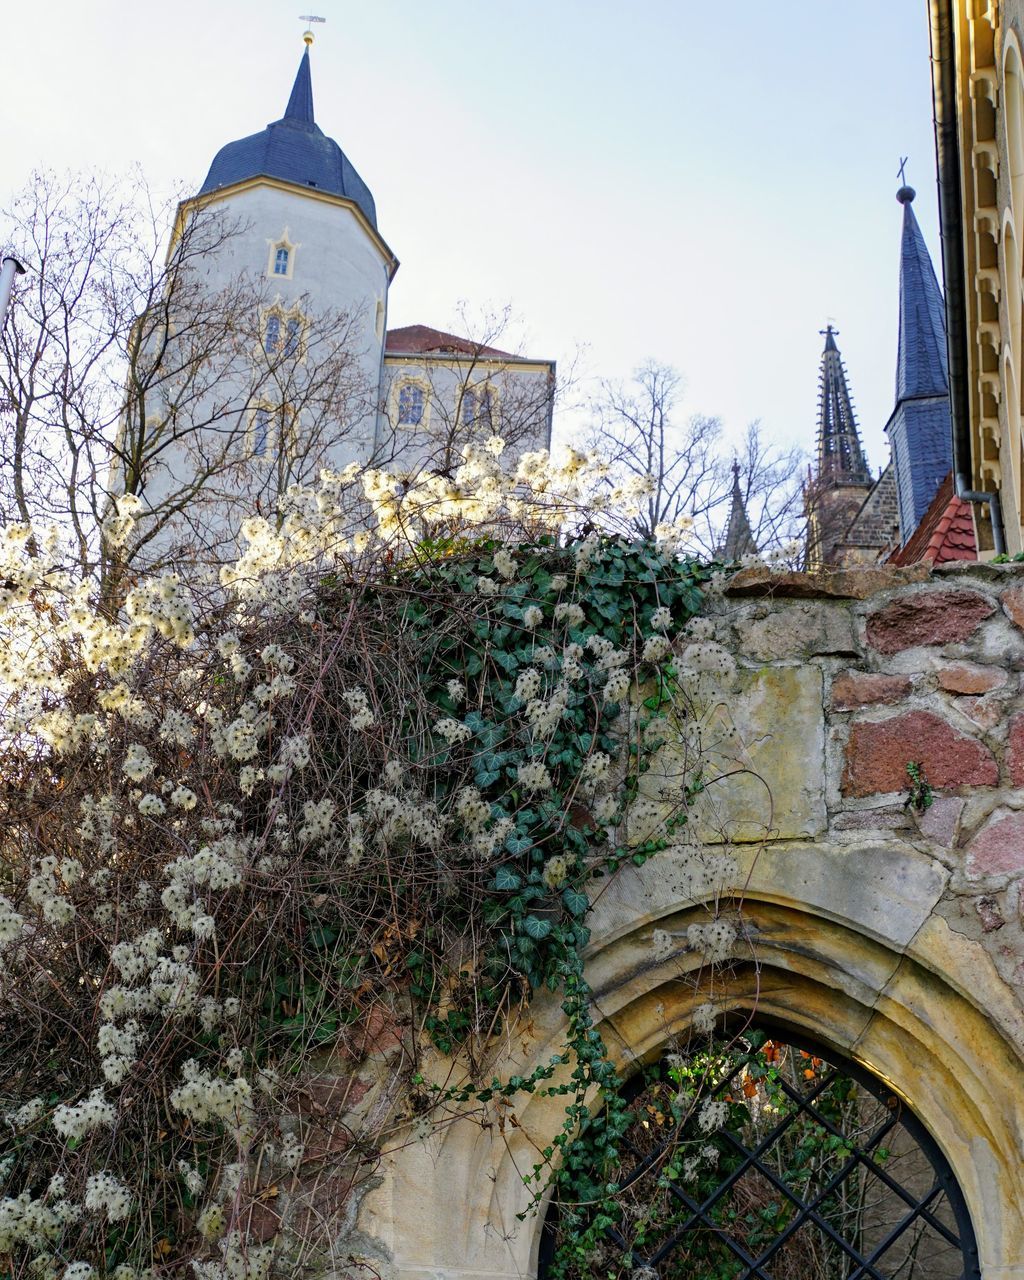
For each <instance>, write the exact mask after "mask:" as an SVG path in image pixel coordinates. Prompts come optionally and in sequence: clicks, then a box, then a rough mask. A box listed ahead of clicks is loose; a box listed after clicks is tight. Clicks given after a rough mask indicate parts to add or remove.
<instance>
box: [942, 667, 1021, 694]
mask: <svg viewBox="0 0 1024 1280" xmlns="http://www.w3.org/2000/svg"><path fill="white" fill-rule="evenodd" d="M935 679H936V682H937V683H938V686H939V688H940V689H945V691H946V692H947V693H970V694H979V693H991V692H992V690H993V689H1000V688H1002V686H1003V685H1004V684H1005V683H1006V679H1007V676H1006V672H1005V671H1001V670H1000V669H999V667H983V666H979V665H978V664H977V663H974V662H954V663H951V664H950V665H949V666H948V667H943V668H941V670H940V671H939V672H938V674H937V675H936V677H935Z"/></svg>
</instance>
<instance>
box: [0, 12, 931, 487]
mask: <svg viewBox="0 0 1024 1280" xmlns="http://www.w3.org/2000/svg"><path fill="white" fill-rule="evenodd" d="M305 3H312V4H315V5H316V6H317V8H316V12H318V13H320V14H322V15H323V16H324V17H326V18H327V19H328V21H327V22H326V24H325V25H323V26H317V27H316V28H315V30H316V35H317V40H316V44H315V46H314V49H313V91H314V99H315V104H316V115H317V121H318V123H319V124H320V125H321V127H322V128H323V129H324V130H325V131H326V132H327V133H329V134H330V135H331V136H332V137H334V138H335V139H336V140H337V141H338V142H339V143H340V145H341V146H342V148H343V149H344V150H345V152H346V153H347V155H348V156H349V158H350V159H351V161H352V162H353V164H354V165H355V166H356V168H357V169H358V171H359V173H360V174H361V175H362V177H363V178H364V180H365V181H366V182H367V183H368V185H369V187H370V189H371V191H372V192H373V194H374V197H375V199H376V202H377V213H378V223H379V227H380V230H381V233H382V234H383V236H384V237H385V239H386V240H387V241H388V243H389V244H390V245H391V247H392V249H393V250H394V251H395V253H396V254H397V255H398V257H399V259H400V260H401V263H402V265H401V268H400V270H399V272H398V275H397V278H396V280H395V283H394V285H393V287H392V291H391V303H390V315H389V322H390V324H391V325H392V326H398V325H403V324H412V323H426V324H432V325H435V326H436V327H439V328H443V327H448V326H450V325H452V324H454V323H455V315H456V311H457V307H458V304H459V302H460V300H463V299H465V300H466V301H468V302H469V303H470V304H471V305H472V306H473V307H475V308H477V309H480V308H481V307H487V306H491V307H496V308H500V307H502V306H503V305H505V304H506V303H508V304H511V306H512V308H513V311H514V313H515V315H516V316H517V317H518V318H519V325H518V329H517V335H518V337H519V338H521V340H522V341H523V343H524V344H525V346H526V348H527V350H528V351H529V352H530V353H531V354H534V355H539V356H548V357H555V358H557V359H558V360H559V361H560V362H562V363H563V364H565V363H567V362H568V361H569V360H570V358H571V357H572V354H573V352H574V350H576V349H577V348H578V347H583V348H585V368H586V370H587V371H588V373H589V374H590V375H591V376H593V377H595V378H596V377H598V376H621V375H626V374H628V373H629V371H630V369H631V368H632V367H633V366H635V365H636V364H637V363H639V362H640V361H642V360H644V359H645V358H647V357H655V358H657V359H659V360H662V361H665V362H668V363H671V364H674V365H676V366H677V367H678V368H679V369H680V370H681V371H682V372H683V373H684V375H685V377H686V381H687V395H686V401H685V408H686V409H687V410H689V411H693V412H702V413H717V414H719V415H721V416H722V418H723V419H724V420H725V423H726V427H727V429H728V430H729V431H730V432H734V433H737V434H738V433H739V432H741V431H742V429H743V427H744V425H745V424H746V422H748V421H749V420H750V419H753V418H760V419H761V420H762V422H763V423H764V426H765V428H766V430H767V432H768V433H769V434H770V435H771V436H772V437H773V438H775V439H777V440H779V441H780V442H782V443H800V444H803V445H805V446H806V447H808V448H810V447H812V445H813V440H814V430H815V421H816V411H817V369H818V361H819V356H820V352H821V346H822V339H821V338H820V336H819V333H818V331H819V330H820V329H821V328H823V327H824V325H825V322H826V319H828V318H832V319H833V321H834V323H835V324H837V325H838V327H839V329H840V337H839V346H840V348H841V350H842V353H843V357H844V359H845V361H846V364H847V368H848V371H849V375H850V381H851V387H852V390H853V394H854V399H855V402H856V405H857V409H858V412H859V417H860V422H861V427H862V431H863V435H864V439H865V442H866V445H867V449H868V454H869V458H870V461H871V463H872V464H873V465H874V466H875V467H876V468H877V467H878V466H879V465H880V464H881V463H883V462H884V461H885V458H886V456H887V447H886V445H885V443H884V435H883V432H882V427H883V425H884V423H885V421H886V419H887V418H888V416H889V413H890V411H891V409H892V400H893V380H894V369H895V360H896V322H897V303H898V278H897V265H898V253H899V233H900V216H901V215H900V208H899V205H898V204H897V203H896V200H895V198H894V197H895V192H896V189H897V187H898V185H899V183H898V180H897V175H896V171H897V166H898V163H899V157H900V155H906V154H909V156H910V162H909V165H908V170H907V175H908V179H909V181H910V182H911V183H912V184H913V185H914V186H915V187H916V188H917V191H918V193H919V194H918V198H917V201H916V203H915V210H916V212H917V214H918V218H919V221H920V222H921V225H922V228H923V230H924V234H925V237H926V239H927V241H928V244H929V247H930V248H931V250H932V253H933V254H934V255H937V252H938V235H937V230H936V227H937V215H936V198H935V174H934V141H933V136H932V127H931V90H930V77H929V66H928V31H927V22H926V4H925V0H856V2H855V3H849V0H783V3H774V4H768V3H765V2H764V0H732V2H731V3H730V4H728V5H726V4H724V3H721V4H708V3H707V0H633V3H632V4H631V5H629V6H623V5H621V4H619V3H614V4H613V3H611V0H587V2H586V3H584V0H547V2H546V3H545V2H543V0H517V3H515V4H513V5H506V4H500V5H499V4H497V3H494V2H493V0H476V3H475V4H467V3H466V0H459V2H458V3H456V2H455V0H432V3H430V4H429V5H428V4H422V3H414V0H372V3H370V4H365V3H364V4H360V5H356V4H349V3H344V2H343V0H301V3H300V0H295V3H294V5H293V6H289V5H287V4H285V3H282V0H207V2H205V3H199V0H178V2H177V3H176V4H174V5H164V4H134V5H130V4H126V3H112V2H111V3H108V2H107V0H75V3H71V0H48V3H47V4H46V5H35V4H32V5H30V4H22V5H19V6H18V7H17V8H15V7H14V6H13V5H11V6H9V8H8V11H7V12H6V13H5V27H4V33H3V42H4V63H5V65H4V75H3V77H2V80H0V119H3V121H4V122H5V130H4V132H5V138H4V146H3V150H2V156H3V169H2V171H0V195H2V196H3V203H6V199H7V196H8V195H9V193H10V192H11V191H13V190H15V189H17V188H18V187H20V186H21V185H23V184H24V183H25V182H26V181H27V179H28V176H29V174H30V172H31V170H32V169H33V168H34V167H37V166H42V167H49V168H54V169H57V170H62V169H66V168H68V167H80V168H84V169H88V170H93V169H104V170H107V171H119V170H124V169H125V168H126V167H127V166H128V165H130V164H132V163H134V162H139V163H141V164H142V166H143V168H144V170H145V171H146V173H147V174H148V175H149V176H150V178H151V180H152V181H153V182H154V184H155V185H156V186H157V187H162V188H165V189H167V188H169V187H170V186H171V185H172V184H173V183H175V182H177V181H184V182H185V183H187V184H188V185H189V186H191V187H197V186H198V185H199V184H200V183H201V182H202V179H203V178H204V176H205V174H206V170H207V168H208V166H209V163H210V161H211V159H212V158H213V155H214V152H215V151H216V150H217V149H218V147H220V146H221V145H222V144H223V143H225V142H227V141H229V140H231V139H233V138H237V137H241V136H243V135H245V134H248V133H253V132H256V131H257V130H259V129H261V128H262V127H263V126H264V125H265V124H266V123H267V122H268V121H270V120H274V119H277V118H279V117H280V115H281V114H282V112H283V110H284V105H285V102H286V100H287V97H288V92H289V89H290V87H291V81H292V79H293V77H294V74H295V69H296V67H297V65H298V61H299V57H300V55H301V53H302V47H303V46H302V40H301V33H302V30H303V26H304V24H303V23H302V22H300V21H299V20H298V11H299V9H300V8H302V5H303V4H305ZM293 10H294V11H293ZM3 238H4V229H3V224H2V222H0V244H2V242H3ZM936 265H937V266H938V260H937V257H936ZM940 278H941V273H940Z"/></svg>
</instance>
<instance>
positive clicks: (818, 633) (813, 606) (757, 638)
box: [736, 601, 859, 662]
mask: <svg viewBox="0 0 1024 1280" xmlns="http://www.w3.org/2000/svg"><path fill="white" fill-rule="evenodd" d="M736 633H737V636H738V639H739V645H740V651H741V653H743V654H744V656H746V657H749V658H756V659H757V661H758V662H773V661H779V660H780V659H785V658H811V657H818V656H821V655H831V654H839V655H843V656H850V655H858V654H859V645H858V643H857V638H856V635H855V633H854V625H853V617H852V615H851V614H850V611H849V609H848V608H847V607H845V606H843V605H841V604H825V603H822V602H819V601H800V602H799V603H797V604H792V605H786V606H785V607H776V608H775V609H773V610H772V611H771V612H769V613H767V614H765V615H764V616H761V617H757V616H751V617H748V618H745V619H742V620H740V621H739V622H737V624H736Z"/></svg>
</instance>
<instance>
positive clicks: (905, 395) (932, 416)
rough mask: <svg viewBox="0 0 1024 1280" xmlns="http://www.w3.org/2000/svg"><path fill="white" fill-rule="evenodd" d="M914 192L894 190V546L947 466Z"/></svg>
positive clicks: (942, 378) (943, 401) (939, 357)
mask: <svg viewBox="0 0 1024 1280" xmlns="http://www.w3.org/2000/svg"><path fill="white" fill-rule="evenodd" d="M914 194H915V193H914V188H913V187H908V186H906V185H904V186H901V187H900V189H899V191H897V193H896V199H897V200H898V201H899V202H900V204H901V205H902V206H903V232H902V236H901V239H900V336H899V350H898V355H897V358H896V406H895V408H894V409H893V412H892V417H891V418H890V419H889V421H888V423H887V424H886V431H887V432H888V435H889V442H890V444H891V445H892V459H893V468H894V471H895V473H896V492H897V497H898V503H899V520H900V542H901V544H905V543H906V542H907V540H908V539H909V538H910V536H911V534H912V533H913V532H914V530H915V529H916V528H917V526H918V525H919V524H920V523H921V520H922V518H923V516H924V514H925V512H926V511H927V510H928V508H929V506H930V505H931V502H932V499H933V498H934V497H935V494H936V493H937V492H938V489H939V486H940V485H941V484H942V481H943V480H944V479H945V478H946V476H947V475H948V474H949V472H950V471H951V470H952V468H953V434H952V427H951V425H950V414H949V372H948V365H947V355H946V324H945V307H944V304H943V300H942V290H941V289H940V288H939V282H938V280H937V279H936V277H935V269H934V267H933V266H932V260H931V257H930V256H929V253H928V247H927V245H926V244H925V242H924V236H923V235H922V234H921V228H920V227H919V226H918V224H917V218H916V217H915V216H914V210H913V207H912V206H913V200H914Z"/></svg>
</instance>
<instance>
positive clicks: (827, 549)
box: [804, 325, 873, 569]
mask: <svg viewBox="0 0 1024 1280" xmlns="http://www.w3.org/2000/svg"><path fill="white" fill-rule="evenodd" d="M822 332H823V333H824V335H825V349H824V350H823V351H822V353H821V373H820V375H819V388H820V396H819V401H818V444H817V460H816V467H815V469H814V471H813V472H812V474H811V476H810V479H809V483H808V486H807V489H806V491H805V495H804V497H805V503H806V507H807V517H808V531H807V563H808V567H809V568H811V569H820V568H822V567H824V566H826V565H834V564H837V563H839V562H840V556H839V547H840V544H841V543H842V542H843V539H844V536H845V534H846V531H847V529H848V528H849V527H850V524H851V522H852V521H853V518H854V516H855V515H856V514H857V512H858V511H859V510H860V508H861V505H862V504H863V502H864V499H865V498H866V497H867V495H868V492H869V490H870V489H871V487H872V483H873V482H872V477H871V472H870V470H869V469H868V464H867V461H866V459H865V457H864V450H863V448H862V446H861V441H860V431H859V429H858V427H857V419H856V415H855V414H854V410H853V400H852V398H851V396H850V390H849V387H848V386H847V382H846V370H845V368H844V367H843V361H842V357H841V356H840V354H839V348H838V347H837V346H836V339H835V335H836V332H837V331H836V330H835V329H833V328H832V326H831V325H828V327H827V328H826V329H824V330H822Z"/></svg>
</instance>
